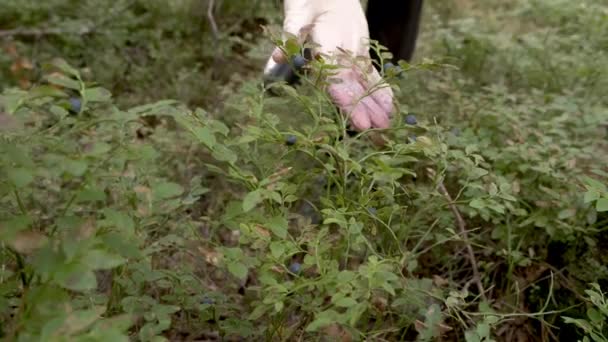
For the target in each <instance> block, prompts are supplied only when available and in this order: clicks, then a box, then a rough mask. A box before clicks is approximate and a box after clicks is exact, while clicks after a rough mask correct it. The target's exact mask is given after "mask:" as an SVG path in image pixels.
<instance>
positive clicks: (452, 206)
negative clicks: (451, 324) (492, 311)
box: [427, 169, 486, 300]
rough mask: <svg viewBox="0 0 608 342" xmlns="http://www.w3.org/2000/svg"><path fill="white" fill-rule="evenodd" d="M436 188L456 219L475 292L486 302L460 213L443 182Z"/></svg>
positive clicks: (431, 172)
mask: <svg viewBox="0 0 608 342" xmlns="http://www.w3.org/2000/svg"><path fill="white" fill-rule="evenodd" d="M427 172H428V173H429V174H430V175H431V176H432V177H435V175H436V173H435V171H434V170H432V169H427ZM438 187H439V192H440V193H441V194H442V195H443V196H444V197H445V198H446V199H447V200H448V205H449V206H450V209H451V210H452V213H453V214H454V217H455V218H456V223H457V224H458V229H459V230H460V233H461V234H462V239H463V241H464V243H465V246H466V248H467V252H468V254H469V262H470V263H471V267H472V268H473V277H474V281H475V284H476V285H477V290H478V291H479V295H480V296H481V298H483V299H484V300H486V295H485V290H484V288H483V284H482V283H481V276H480V274H479V268H478V267H477V259H476V258H475V252H474V251H473V247H472V246H471V243H470V242H469V236H468V234H467V226H466V223H465V222H464V219H463V218H462V215H460V211H458V208H456V205H455V204H454V201H453V200H452V196H450V193H449V192H448V189H446V187H445V185H444V184H443V181H440V182H439V185H438Z"/></svg>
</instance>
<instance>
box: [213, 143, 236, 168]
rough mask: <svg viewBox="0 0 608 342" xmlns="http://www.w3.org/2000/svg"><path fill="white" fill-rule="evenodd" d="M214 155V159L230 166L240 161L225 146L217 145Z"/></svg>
mask: <svg viewBox="0 0 608 342" xmlns="http://www.w3.org/2000/svg"><path fill="white" fill-rule="evenodd" d="M212 155H213V158H215V159H217V160H219V161H224V162H227V163H229V164H234V163H235V162H236V161H237V159H238V157H237V155H236V153H234V152H233V151H232V150H231V149H229V148H228V147H226V146H224V145H215V148H214V149H213V153H212Z"/></svg>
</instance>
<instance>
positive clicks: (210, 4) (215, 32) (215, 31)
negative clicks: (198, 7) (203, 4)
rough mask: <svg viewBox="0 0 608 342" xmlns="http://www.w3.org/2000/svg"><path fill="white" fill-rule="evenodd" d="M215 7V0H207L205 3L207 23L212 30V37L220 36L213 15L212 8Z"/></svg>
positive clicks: (217, 37)
mask: <svg viewBox="0 0 608 342" xmlns="http://www.w3.org/2000/svg"><path fill="white" fill-rule="evenodd" d="M214 9H215V0H209V2H208V5H207V19H209V23H210V24H211V31H212V32H213V37H214V38H215V39H219V38H220V32H219V30H218V28H217V23H216V22H215V17H214V16H213V10H214Z"/></svg>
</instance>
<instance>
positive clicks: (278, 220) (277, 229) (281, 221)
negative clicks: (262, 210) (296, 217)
mask: <svg viewBox="0 0 608 342" xmlns="http://www.w3.org/2000/svg"><path fill="white" fill-rule="evenodd" d="M288 224H289V223H288V222H287V219H286V218H284V217H282V216H277V217H273V218H271V219H270V220H269V221H268V223H266V226H267V227H268V228H270V230H271V231H272V232H273V233H274V234H276V236H278V237H280V238H281V239H285V238H286V237H287V228H288Z"/></svg>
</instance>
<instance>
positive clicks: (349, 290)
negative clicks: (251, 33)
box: [0, 0, 608, 341]
mask: <svg viewBox="0 0 608 342" xmlns="http://www.w3.org/2000/svg"><path fill="white" fill-rule="evenodd" d="M55 1H56V2H57V4H60V3H63V2H61V1H59V0H55ZM86 3H88V4H92V3H94V2H93V1H91V2H86ZM137 3H139V2H137ZM24 4H25V3H24ZM151 4H154V5H153V6H152V5H150V6H152V8H154V10H152V9H150V8H148V9H147V10H146V9H142V8H137V10H135V9H134V10H133V12H121V13H123V17H125V18H123V17H120V18H121V19H120V20H115V21H114V24H113V25H115V26H117V27H120V26H121V22H122V20H124V21H125V22H124V23H123V24H122V25H125V27H127V28H128V30H135V32H140V33H143V32H145V33H146V35H145V37H146V38H145V42H144V41H140V44H143V43H145V44H150V46H152V45H154V44H155V43H160V42H165V40H164V39H165V37H163V36H162V35H159V36H155V35H154V34H152V32H153V31H149V27H148V26H146V25H144V24H141V23H146V20H149V21H150V22H153V20H154V16H153V15H151V14H150V13H156V14H158V13H162V10H160V9H162V5H161V4H160V3H157V2H151ZM125 5H128V2H125ZM141 6H144V5H141ZM154 6H159V7H154ZM235 6H236V5H235ZM242 6H245V5H242ZM432 6H433V5H429V6H428V7H427V12H428V13H427V15H426V20H425V30H424V34H423V35H422V38H421V46H420V52H419V54H421V55H424V56H435V61H431V60H426V59H425V60H423V61H422V62H420V63H418V62H417V63H413V64H412V65H408V64H407V63H401V65H400V68H401V69H400V70H399V69H395V68H394V69H391V70H386V71H385V72H384V75H385V77H386V79H387V80H388V81H389V83H390V84H391V86H393V87H394V89H395V92H396V93H397V97H398V102H399V108H398V113H397V115H396V117H395V119H394V126H393V127H392V128H391V129H390V130H386V131H369V132H365V133H361V134H358V135H355V136H348V134H346V123H345V122H344V121H343V118H342V117H341V116H340V115H339V113H337V112H336V109H335V108H334V107H333V106H332V105H331V104H330V102H329V101H328V99H327V96H326V95H325V93H324V92H323V91H322V85H321V84H319V83H318V81H319V79H322V77H317V75H318V74H319V73H324V72H327V67H326V66H324V65H323V64H322V63H321V62H315V63H312V64H310V65H309V66H308V67H307V69H308V70H309V74H308V76H307V77H304V78H303V81H302V84H301V85H299V86H298V87H297V88H293V87H289V86H285V85H280V84H277V85H274V86H273V87H272V88H273V89H272V91H271V90H270V89H265V88H264V87H263V86H262V85H261V84H260V80H259V77H258V76H259V75H258V74H255V75H251V74H246V73H245V74H240V75H239V76H233V77H232V78H230V79H231V81H230V82H228V83H227V84H226V85H224V86H220V85H219V84H220V83H222V82H225V81H226V80H222V79H210V80H209V82H210V83H209V85H210V86H209V87H211V86H215V85H217V90H210V89H206V90H205V93H204V94H200V97H199V98H193V96H194V95H193V92H192V91H193V90H192V89H190V88H188V87H194V85H193V84H192V83H189V81H186V82H185V83H184V84H182V86H183V87H184V88H183V89H186V88H188V89H189V91H187V92H185V93H182V92H179V91H177V92H175V91H174V90H172V91H169V90H167V89H168V88H171V85H174V84H176V83H179V82H180V81H179V80H180V78H179V77H178V78H177V79H176V78H174V77H175V76H174V75H173V76H171V78H163V77H162V76H169V75H165V74H162V70H160V68H161V66H162V65H163V63H162V61H167V60H169V59H171V57H172V56H173V54H172V53H173V52H174V51H171V52H163V51H162V49H161V50H155V51H156V52H153V51H152V50H150V49H145V50H146V55H147V56H148V57H151V56H156V58H157V62H158V63H154V64H153V66H155V68H154V73H153V72H150V74H148V75H147V76H146V77H148V78H138V79H137V80H133V79H130V80H125V85H128V87H129V88H132V89H138V88H137V87H141V90H130V91H126V92H125V93H124V94H122V93H121V89H120V87H119V88H117V87H115V85H114V84H113V82H112V81H111V79H113V78H116V77H118V76H117V75H118V72H117V70H119V69H114V68H111V69H108V74H107V75H105V76H104V77H102V78H101V79H100V80H98V81H99V83H96V82H93V81H92V80H91V77H90V75H89V74H93V75H97V74H100V73H101V74H103V71H104V68H107V65H105V64H97V63H100V61H101V59H102V58H100V59H97V60H95V58H93V57H92V56H94V55H95V54H96V53H98V52H99V51H100V49H99V48H93V49H91V50H86V51H84V52H83V57H82V58H83V61H89V60H95V63H92V66H89V67H78V68H75V67H73V66H70V65H69V64H68V63H66V62H64V61H63V60H61V59H56V60H53V61H52V63H49V64H48V65H47V64H45V65H42V66H41V67H40V68H39V70H38V69H37V71H38V72H39V73H40V75H39V76H35V75H29V77H30V78H28V79H27V82H23V80H24V78H19V77H23V76H22V75H21V74H20V75H13V76H15V77H17V76H19V77H17V78H16V79H15V80H16V82H19V79H20V80H21V83H22V86H23V88H24V89H19V88H15V87H11V86H8V83H7V85H6V86H5V89H4V91H3V93H2V96H1V97H0V108H1V109H2V111H1V112H0V124H1V125H0V134H1V135H0V137H1V139H0V174H1V175H2V176H1V177H0V202H1V204H2V205H1V206H0V241H1V242H2V245H1V246H2V247H1V248H2V249H1V252H0V253H1V254H0V257H1V259H0V260H1V264H0V293H1V294H2V296H1V297H0V322H2V324H1V331H0V334H2V335H3V337H4V338H5V339H6V340H18V341H29V340H43V341H60V340H61V341H63V340H70V341H71V340H87V341H89V340H100V341H110V340H111V341H114V340H116V341H120V340H129V339H133V340H142V341H149V340H163V339H169V340H193V339H194V340H220V339H223V340H252V341H257V340H285V341H292V340H324V339H325V340H340V341H355V340H356V341H359V340H373V341H375V340H378V341H385V340H386V341H399V340H403V341H411V340H420V341H428V340H436V339H440V338H441V339H442V340H453V341H458V340H466V341H493V340H500V341H515V340H520V341H523V340H539V341H540V340H542V341H550V340H555V341H575V340H584V341H606V337H608V331H607V329H608V327H607V323H606V321H607V320H608V302H607V300H606V298H605V294H604V292H605V291H606V289H608V266H607V265H608V257H607V256H606V254H605V253H604V252H603V251H604V250H605V249H606V248H607V247H608V236H607V235H606V234H607V232H606V229H607V227H608V226H607V223H608V216H606V212H607V211H608V189H607V186H606V185H607V184H608V170H607V169H606V165H608V163H607V162H608V154H607V153H606V151H608V146H607V145H608V144H607V139H606V138H607V137H606V136H607V126H606V124H607V123H608V102H607V100H606V98H605V96H604V93H606V91H607V90H608V84H606V80H608V75H607V73H608V69H606V68H605V66H606V65H608V56H607V55H606V51H608V50H607V49H606V47H607V43H608V41H607V40H606V37H605V34H604V33H605V32H606V31H607V29H608V27H607V26H608V4H605V3H603V2H598V1H583V2H581V3H573V2H568V1H554V0H535V1H533V0H529V1H527V0H521V1H508V2H496V1H488V2H487V3H484V4H483V5H477V7H473V6H469V7H466V11H467V12H463V13H460V14H454V13H451V12H450V13H449V14H447V13H446V12H448V10H453V9H450V8H443V7H439V6H438V5H436V6H438V7H437V8H435V7H432ZM144 7H145V6H144ZM61 8H63V10H64V11H67V12H68V13H70V12H69V8H64V7H61ZM463 8H464V7H463ZM11 10H13V11H16V13H22V16H21V17H20V20H21V23H22V24H27V23H34V24H36V23H37V21H39V20H42V19H40V18H37V17H35V16H27V15H25V14H23V13H28V12H27V11H26V9H23V8H21V9H20V8H19V7H18V6H15V7H14V8H12V7H11ZM224 10H227V11H228V12H227V13H230V11H229V10H230V8H228V9H226V8H224ZM456 10H457V9H456ZM20 11H21V12H20ZM146 11H148V12H146ZM30 12H31V13H37V12H36V11H33V10H30ZM131 14H132V15H133V16H134V17H136V18H139V19H140V20H134V19H133V18H130V17H128V16H129V15H131ZM146 14H147V15H146ZM488 14H492V15H488ZM88 15H91V16H92V17H94V16H93V15H92V14H91V13H88V14H87V16H88ZM138 15H139V16H141V17H137V16H138ZM175 15H176V18H174V21H175V22H173V21H171V23H172V24H169V23H166V24H165V25H169V26H167V27H169V28H170V27H171V26H170V25H177V23H187V22H188V21H181V20H178V19H179V16H178V14H175ZM180 15H182V16H187V13H182V14H180ZM267 16H268V17H267V18H268V20H269V21H272V20H273V19H272V18H274V17H275V16H276V13H273V14H268V15H267ZM0 18H2V19H3V20H5V18H4V17H0ZM144 19H145V20H144ZM53 20H55V19H53ZM131 20H133V21H131ZM190 20H192V18H190ZM531 22H533V24H531ZM133 23H139V24H140V25H144V27H145V29H142V28H141V27H137V26H136V25H135V26H130V25H134V24H133ZM241 24H242V23H241ZM186 26H187V25H186ZM113 27H114V26H113ZM180 27H181V26H180ZM505 27H507V28H508V30H505ZM127 28H125V30H126V29H127ZM138 30H140V31H138ZM161 31H162V30H161ZM126 32H130V31H126ZM188 32H190V31H188ZM205 32H206V33H205V35H204V36H205V38H204V39H212V36H211V33H209V32H207V31H205ZM190 38H191V37H190ZM53 39H55V38H53ZM53 39H51V38H49V40H48V41H47V40H45V41H44V42H42V43H40V44H42V45H43V48H42V51H44V53H43V54H42V55H44V56H45V57H44V58H46V55H54V54H55V55H60V56H61V55H63V54H64V53H65V54H67V53H66V52H65V51H61V50H57V49H53V48H51V47H53V46H63V45H61V44H64V43H65V42H59V43H58V42H54V41H53ZM142 39H143V38H142ZM246 39H247V38H245V40H246ZM171 41H173V40H171ZM98 42H99V43H100V44H108V43H104V41H103V40H100V41H98ZM239 42H241V43H242V41H239ZM252 42H253V41H251V42H250V43H252ZM17 43H18V44H17V45H18V46H22V47H23V49H27V48H32V47H31V44H33V43H32V42H29V41H27V40H24V41H18V42H17ZM54 44H59V45H54ZM74 44H77V45H78V46H80V47H83V45H81V44H83V42H82V41H80V40H77V41H76V42H75V43H74ZM113 44H116V45H117V47H118V50H120V48H122V47H123V46H122V45H121V44H122V43H116V42H114V43H113ZM125 44H126V43H125ZM175 44H177V43H175ZM243 44H244V43H243ZM245 45H246V44H245ZM221 46H224V45H221ZM226 46H230V45H229V44H228V45H226ZM63 48H64V49H67V50H69V46H67V47H66V46H63ZM148 48H149V46H148ZM240 49H245V47H243V46H241V47H240ZM234 50H235V51H232V52H230V53H228V52H227V53H226V55H229V56H231V54H234V56H233V57H234V58H235V59H237V58H239V57H238V56H240V58H243V55H242V54H243V52H242V51H238V50H239V49H234ZM58 51H59V52H61V53H59V52H58ZM69 51H71V53H70V56H67V57H71V58H67V57H66V59H68V60H70V61H73V60H74V58H75V57H74V55H73V51H72V50H69ZM103 53H104V54H103V55H102V56H106V54H112V52H111V51H110V50H108V51H104V52H103ZM180 53H183V54H185V55H183V59H181V61H179V63H187V62H189V61H190V59H189V58H194V57H193V56H194V55H195V53H192V55H188V54H187V52H183V51H180ZM246 53H250V54H254V55H255V53H256V52H251V51H249V50H248V52H246ZM9 57H10V56H9ZM11 58H12V57H11ZM112 58H116V57H115V56H114V57H112ZM223 58H225V56H224V57H223ZM76 59H78V58H76ZM49 60H50V59H49ZM13 63H16V62H15V61H13ZM175 63H178V61H175ZM380 64H382V63H380ZM18 65H19V66H20V67H19V68H16V69H20V68H21V69H24V68H23V67H24V66H27V63H23V60H21V63H20V64H19V63H18ZM177 65H178V64H177ZM210 65H212V64H209V65H206V67H209V66H210ZM214 65H217V64H214ZM139 66H140V67H141V68H142V69H141V70H139V71H137V72H133V74H132V75H136V76H141V77H144V76H145V75H146V73H145V71H146V69H145V64H139ZM90 67H92V68H93V71H92V72H89V70H88V68H90ZM164 67H166V68H172V66H170V65H169V66H164ZM206 67H201V69H200V70H202V71H201V73H200V74H197V75H199V76H201V77H204V75H205V73H206V72H211V71H207V70H208V69H206ZM229 68H230V66H227V67H226V69H229ZM25 69H26V70H29V69H28V68H25ZM22 71H23V70H22ZM156 72H158V73H161V74H155V73H156ZM175 72H177V71H175ZM194 72H196V71H194ZM221 73H226V74H228V70H223V71H221ZM169 74H170V73H169ZM6 77H9V76H6ZM105 77H108V78H105ZM150 77H151V78H152V79H153V80H157V79H158V80H161V79H162V80H163V82H159V83H156V84H154V89H153V90H150V91H149V92H147V89H146V87H147V86H148V85H149V84H148V83H149V82H152V81H151V80H150ZM210 78H211V77H210ZM186 79H189V80H191V78H186ZM182 80H183V79H182ZM127 81H128V82H127ZM11 82H12V81H11ZM28 82H31V83H32V84H33V86H32V85H30V84H26V83H28ZM201 83H202V82H201ZM222 84H223V83H222ZM235 84H238V87H237V86H235ZM106 89H111V90H112V91H113V94H111V93H110V91H109V90H106ZM194 89H197V88H194ZM132 92H135V94H132ZM273 93H274V94H280V95H281V96H275V95H272V94H273ZM159 95H162V97H163V98H171V97H174V96H177V97H178V100H179V101H173V100H162V101H149V100H147V99H148V98H149V97H151V98H158V97H160V96H159ZM180 95H181V96H180ZM210 95H215V96H217V97H218V98H216V99H211V98H210ZM141 101H145V103H146V104H143V105H141V103H142V102H141ZM138 102H139V103H140V104H139V105H136V104H137V103H138ZM183 103H187V104H183ZM196 103H201V104H202V106H201V108H196V107H194V106H192V105H193V104H196ZM379 140H384V144H383V145H378V144H377V142H378V141H379Z"/></svg>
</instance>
